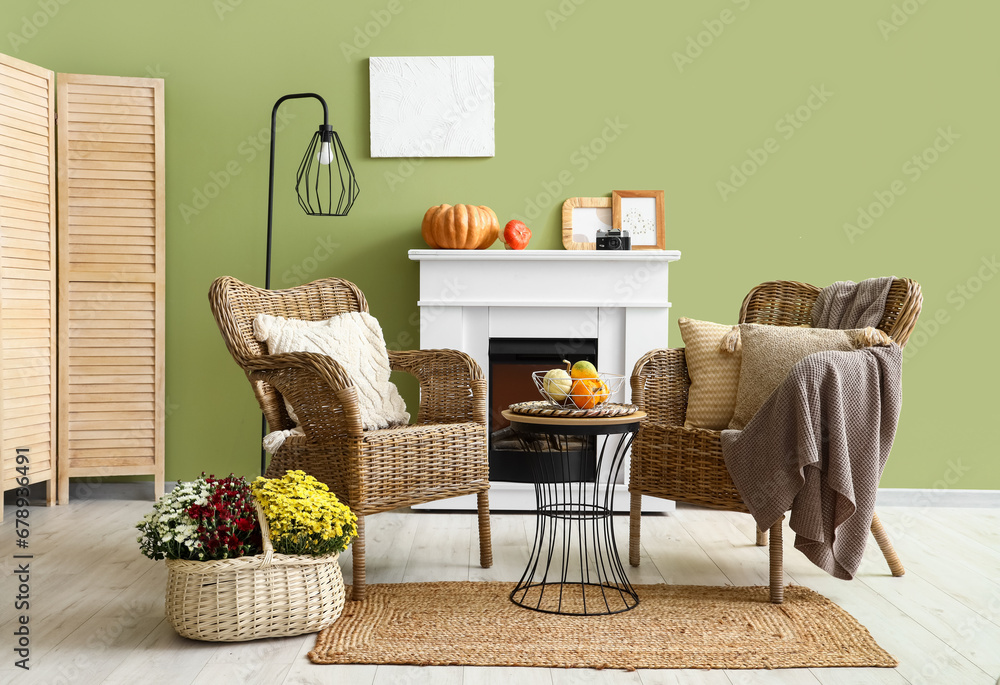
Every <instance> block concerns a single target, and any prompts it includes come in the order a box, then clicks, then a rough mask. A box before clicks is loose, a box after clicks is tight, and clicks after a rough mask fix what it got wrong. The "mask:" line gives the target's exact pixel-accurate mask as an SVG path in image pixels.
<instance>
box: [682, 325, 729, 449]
mask: <svg viewBox="0 0 1000 685" xmlns="http://www.w3.org/2000/svg"><path fill="white" fill-rule="evenodd" d="M677 325H678V326H679V327H680V329H681V338H683V339H684V348H685V349H684V358H685V360H686V361H687V368H688V376H689V377H690V378H691V387H690V389H689V390H688V404H687V415H686V416H685V417H684V427H685V428H708V429H711V430H722V429H724V428H726V427H727V426H729V422H730V420H731V419H732V418H733V409H734V408H735V407H736V390H737V388H738V387H739V381H740V353H739V352H736V353H732V352H725V351H723V350H722V348H721V345H722V340H723V338H725V337H726V335H727V334H728V333H729V332H730V331H731V330H732V328H733V327H732V326H726V325H724V324H721V323H711V322H709V321H697V320H695V319H684V318H682V319H678V320H677Z"/></svg>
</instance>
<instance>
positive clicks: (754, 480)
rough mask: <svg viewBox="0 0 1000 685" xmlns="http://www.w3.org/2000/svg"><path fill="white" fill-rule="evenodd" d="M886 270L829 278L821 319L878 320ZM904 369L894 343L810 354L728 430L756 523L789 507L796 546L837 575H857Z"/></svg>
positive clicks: (728, 451) (725, 448)
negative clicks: (848, 279) (849, 279)
mask: <svg viewBox="0 0 1000 685" xmlns="http://www.w3.org/2000/svg"><path fill="white" fill-rule="evenodd" d="M881 280H883V279H877V280H876V279H873V280H872V281H864V282H862V283H861V284H857V285H856V284H854V283H835V284H834V285H832V286H830V287H829V288H827V289H826V290H831V293H830V294H829V295H828V296H826V297H824V296H823V294H821V300H818V301H817V305H816V308H819V309H820V310H821V311H819V313H818V315H817V312H816V309H815V308H814V312H813V314H814V316H813V320H814V322H815V321H818V322H822V323H828V324H829V323H831V322H834V325H835V326H836V327H841V326H843V327H847V328H854V327H864V326H874V325H876V324H877V323H878V321H879V320H880V319H881V318H882V314H883V307H884V302H885V299H884V298H885V295H884V294H883V295H881V303H880V304H879V305H878V306H873V305H872V302H871V301H870V300H871V299H877V298H878V297H879V293H880V292H881V293H887V292H888V287H887V286H886V285H885V284H883V283H878V281H881ZM889 285H891V280H889ZM845 290H850V291H852V295H851V296H849V297H845V296H843V293H844V291H845ZM824 292H825V291H824ZM866 300H868V301H867V302H866ZM831 311H832V315H831ZM854 316H856V317H858V318H857V319H853V320H851V317H854ZM831 327H833V326H831ZM901 370H902V355H901V353H900V349H899V346H898V345H896V344H892V345H890V346H887V347H871V348H865V349H859V350H854V351H852V352H819V353H816V354H812V355H809V356H808V357H806V358H805V359H803V360H802V361H800V362H798V363H797V364H796V365H795V366H794V367H792V370H791V371H790V372H789V374H788V377H787V378H785V380H784V381H783V382H782V383H781V385H779V386H778V388H777V389H776V390H775V391H774V393H773V394H772V395H771V396H770V397H769V398H768V399H767V401H766V402H765V403H764V404H763V406H761V408H760V410H759V411H758V412H757V414H755V415H754V417H753V418H752V419H751V420H750V422H749V423H748V424H747V425H746V427H745V428H744V429H743V430H742V431H735V430H727V431H723V432H722V452H723V456H724V457H725V460H726V467H727V468H728V469H729V473H730V475H731V476H732V478H733V482H734V483H735V484H736V487H737V489H738V490H739V492H740V495H741V496H742V498H743V501H744V502H745V503H746V505H747V508H748V509H749V510H750V513H751V514H752V515H753V517H754V519H755V520H756V521H757V525H758V526H759V527H760V528H761V529H762V530H767V529H768V528H769V527H770V526H771V525H772V524H773V523H775V522H776V521H778V520H779V519H780V518H781V516H782V515H783V514H784V513H785V512H786V511H788V510H789V509H791V517H790V521H789V525H790V527H791V529H792V530H793V531H795V533H796V537H795V547H796V548H797V549H799V550H800V551H801V552H802V553H803V554H805V555H806V557H808V558H809V560H810V561H812V562H813V563H815V564H816V565H817V566H819V567H820V568H822V569H823V570H825V571H826V572H828V573H830V574H831V575H833V576H835V577H837V578H843V579H851V578H853V577H854V574H855V572H856V571H857V568H858V565H859V564H860V563H861V557H862V555H863V553H864V549H865V544H866V542H867V540H868V531H869V528H870V526H871V520H872V513H873V512H874V509H875V498H876V494H877V492H878V483H879V479H880V478H881V476H882V469H883V467H884V466H885V462H886V459H887V458H888V456H889V451H890V450H891V448H892V441H893V438H894V437H895V433H896V423H897V420H898V418H899V409H900V402H901V398H902V393H901V381H900V379H901Z"/></svg>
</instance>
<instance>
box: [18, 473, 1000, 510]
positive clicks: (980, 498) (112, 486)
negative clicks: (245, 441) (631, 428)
mask: <svg viewBox="0 0 1000 685" xmlns="http://www.w3.org/2000/svg"><path fill="white" fill-rule="evenodd" d="M175 485H177V481H167V482H166V490H167V492H169V491H170V490H172V489H173V488H174V486H175ZM44 487H45V486H44V485H39V484H36V485H33V486H32V487H31V490H32V492H31V499H32V500H41V502H43V503H44V500H45V490H44ZM69 489H70V501H73V500H80V499H136V500H141V499H148V500H149V501H150V502H152V501H153V481H151V480H150V481H136V482H116V483H98V482H93V483H91V482H87V481H86V480H81V481H70V486H69ZM14 494H15V493H14V491H13V490H11V491H10V492H7V493H5V495H6V497H4V500H5V503H7V504H13V498H14ZM623 499H626V501H627V498H623ZM6 500H9V501H6ZM491 504H492V503H491ZM876 505H877V506H879V507H977V508H983V507H997V508H1000V490H940V489H921V488H879V491H878V500H877V502H876Z"/></svg>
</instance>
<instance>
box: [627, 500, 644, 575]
mask: <svg viewBox="0 0 1000 685" xmlns="http://www.w3.org/2000/svg"><path fill="white" fill-rule="evenodd" d="M641 525H642V495H641V494H640V493H638V492H633V493H632V497H631V499H630V501H629V509H628V563H629V564H631V565H632V566H638V565H639V528H640V527H641Z"/></svg>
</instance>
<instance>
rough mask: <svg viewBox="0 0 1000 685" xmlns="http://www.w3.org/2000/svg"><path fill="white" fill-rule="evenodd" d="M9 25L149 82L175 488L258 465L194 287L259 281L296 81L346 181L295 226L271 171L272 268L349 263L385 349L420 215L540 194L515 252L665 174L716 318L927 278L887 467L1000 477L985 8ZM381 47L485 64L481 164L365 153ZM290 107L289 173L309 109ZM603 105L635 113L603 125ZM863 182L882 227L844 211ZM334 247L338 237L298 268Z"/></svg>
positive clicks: (386, 2)
mask: <svg viewBox="0 0 1000 685" xmlns="http://www.w3.org/2000/svg"><path fill="white" fill-rule="evenodd" d="M394 12H395V13H394ZM0 17H2V21H0V26H2V27H3V33H4V34H5V35H4V38H3V40H2V42H0V45H2V47H0V51H2V52H6V53H8V54H11V55H14V56H16V57H19V58H21V59H25V60H28V61H31V62H35V63H37V64H39V65H42V66H45V67H47V68H50V69H53V70H56V71H64V72H78V73H93V74H118V75H124V76H147V75H154V76H162V77H164V78H165V79H166V102H167V105H166V116H167V199H168V210H167V236H168V238H167V267H168V271H167V388H166V394H167V400H168V403H169V406H168V418H167V478H168V479H187V478H191V477H193V476H195V475H196V474H197V473H198V472H200V471H201V470H202V469H206V470H209V471H214V472H216V473H227V472H229V471H235V472H237V473H241V474H247V475H250V474H252V473H253V472H254V471H255V469H256V464H257V458H258V457H257V454H258V447H257V445H258V430H259V414H258V412H257V409H256V404H255V402H254V400H253V398H252V395H251V392H250V390H249V387H248V385H247V383H246V380H245V379H244V377H243V375H242V374H241V373H240V371H239V370H238V368H237V367H236V365H235V364H234V363H233V362H232V360H231V358H230V357H229V356H228V353H227V352H226V350H225V348H224V346H223V343H222V340H221V338H220V336H219V334H218V331H217V330H216V327H215V324H214V322H213V320H212V317H211V314H210V311H209V307H208V301H207V299H206V293H207V291H208V287H209V284H210V283H211V281H212V280H213V279H214V278H215V277H217V276H220V275H223V274H230V275H233V276H235V277H237V278H240V279H243V280H246V281H249V282H251V283H255V284H259V285H263V271H264V239H265V220H266V208H267V198H266V190H267V151H266V147H264V146H265V145H266V142H267V134H266V127H267V125H268V120H269V116H270V110H271V107H272V105H273V103H274V101H275V100H276V99H277V98H278V97H279V96H281V95H284V94H286V93H294V92H301V91H314V92H317V93H319V94H321V95H323V96H324V97H326V99H327V100H328V102H329V103H330V106H331V118H332V121H333V123H334V127H335V129H336V130H337V131H338V132H339V133H340V135H341V137H342V139H343V140H344V144H345V146H346V148H347V150H348V153H349V155H350V156H351V159H352V161H353V162H354V165H355V169H356V171H357V173H358V176H359V181H360V184H361V189H362V190H361V196H360V198H359V200H358V203H357V205H356V206H355V208H354V209H353V210H352V211H351V214H350V216H349V217H346V218H315V217H306V216H304V215H303V214H302V213H301V212H300V210H299V209H298V207H297V205H296V203H295V199H294V193H293V191H292V187H291V184H289V183H288V182H287V181H285V182H284V183H279V184H278V188H277V200H276V210H275V230H276V243H275V254H274V258H275V265H274V271H273V273H274V284H275V286H276V287H281V286H285V285H293V284H296V283H299V282H303V281H307V280H312V279H313V278H318V277H323V276H329V275H336V276H342V277H345V278H348V279H350V280H352V281H354V282H356V283H357V284H358V285H359V286H360V287H361V288H362V289H363V290H364V291H365V293H366V294H367V296H368V298H369V301H370V303H371V309H372V312H373V313H374V314H375V316H377V317H378V318H379V320H380V321H381V323H382V326H383V328H384V330H385V334H386V338H387V340H388V342H389V344H390V345H393V344H397V345H402V346H404V347H409V346H411V345H412V344H413V342H414V341H416V339H417V333H418V331H417V328H416V326H415V325H414V323H413V322H414V321H415V319H414V318H413V317H414V314H415V312H416V304H415V301H416V287H417V266H416V264H415V263H413V262H410V261H409V260H408V259H407V250H409V249H411V248H418V247H422V246H423V243H422V240H421V238H420V231H419V226H420V219H421V217H422V215H423V213H424V211H425V210H426V209H427V207H429V206H431V205H435V204H440V203H442V202H448V203H452V204H455V203H473V204H486V205H489V206H491V207H493V208H494V209H495V210H496V212H497V214H498V215H499V216H500V218H501V221H502V222H503V221H506V220H507V219H509V218H511V217H512V216H513V215H525V214H527V213H529V211H530V208H531V207H530V206H531V203H533V202H536V203H537V202H539V201H540V203H541V211H540V213H539V215H538V217H537V218H535V219H533V220H532V221H531V222H530V226H531V228H532V229H533V232H534V238H533V240H532V242H531V245H530V248H533V249H558V248H560V247H561V239H560V209H561V204H562V201H563V200H564V199H565V198H567V197H574V196H592V195H609V194H610V192H611V190H613V189H647V188H662V189H664V190H665V191H666V214H667V243H668V247H669V248H670V249H678V250H681V251H682V252H683V258H682V259H681V261H680V262H678V263H676V264H675V265H674V266H673V267H672V269H671V300H672V301H673V306H674V309H673V315H674V317H676V316H681V315H683V316H691V317H695V318H701V319H709V320H716V321H726V322H728V321H734V320H735V318H736V315H737V313H738V309H739V305H740V302H741V300H742V297H743V295H744V294H745V293H746V292H747V290H749V289H750V288H751V287H752V286H753V285H755V284H757V283H759V282H761V281H765V280H771V279H776V278H781V279H794V280H802V281H807V282H811V283H815V284H817V285H825V284H828V283H830V282H832V281H834V280H839V279H851V280H860V279H863V278H867V277H870V276H879V275H886V274H895V275H901V276H908V277H911V278H914V279H916V280H918V281H919V282H920V283H921V284H922V285H923V289H924V296H925V300H924V314H923V316H922V320H921V324H920V328H918V332H917V333H916V334H915V335H914V337H913V338H911V344H910V346H909V348H908V349H907V361H906V363H905V367H904V368H905V373H904V377H905V383H904V385H905V403H904V408H903V415H902V419H901V423H900V425H899V431H898V435H897V440H896V448H895V450H894V454H893V458H892V459H891V460H890V462H889V465H888V467H887V470H886V474H885V477H884V478H883V481H882V484H883V485H884V486H888V487H913V488H935V487H956V488H992V489H997V488H1000V466H998V462H997V460H996V458H995V457H996V454H995V452H996V450H995V447H994V443H993V441H992V440H991V439H990V438H988V435H989V432H988V430H985V429H988V428H989V427H991V426H992V425H993V423H992V422H993V420H994V419H993V411H994V410H995V408H996V401H995V400H994V396H995V395H994V393H995V387H996V383H997V380H998V373H997V369H998V366H997V361H996V358H997V357H996V355H995V354H992V353H991V352H990V349H991V348H992V346H993V345H994V344H995V341H996V340H997V333H998V328H997V324H996V323H995V322H994V320H993V315H994V314H995V313H996V312H997V311H998V308H997V304H998V298H1000V295H998V293H1000V279H994V276H995V275H996V269H997V265H996V262H995V261H994V260H995V258H996V256H997V241H996V238H995V236H996V229H997V213H998V212H997V209H996V201H995V199H994V198H995V196H996V186H997V181H998V180H1000V179H998V173H997V157H996V156H997V153H998V151H1000V134H998V127H997V123H996V122H997V121H1000V112H998V96H997V81H996V73H997V65H998V57H1000V54H998V53H1000V49H998V47H997V45H998V44H997V41H996V35H995V27H996V26H997V24H998V22H1000V5H998V4H997V3H995V2H988V1H986V0H979V1H973V0H952V1H951V2H926V0H903V1H899V0H896V1H890V0H874V1H872V0H866V1H861V0H850V1H849V2H843V3H804V2H798V1H795V0H782V1H779V2H762V1H760V0H733V1H730V0H715V1H714V2H698V3H695V2H687V3H679V2H671V3H666V2H652V1H647V2H634V3H625V2H607V1H603V2H602V1H600V0H562V1H561V2H559V1H558V0H549V1H547V2H545V1H543V2H538V1H536V0H510V1H508V2H490V3H486V2H468V1H466V2H460V1H459V0H423V1H418V0H361V1H358V2H351V3H348V2H333V1H331V0H286V1H285V2H281V3H278V2H264V1H263V0H215V2H210V1H209V0H199V1H197V2H196V1H194V0H169V1H159V2H153V1H148V0H147V1H137V0H4V2H3V4H2V6H0ZM379 21H381V23H379ZM366 30H367V32H368V33H369V34H370V35H365V31H366ZM345 53H347V54H346V55H345ZM369 55H494V56H495V60H496V150H497V154H496V157H494V158H489V159H440V158H439V159H423V160H413V164H412V166H411V165H410V163H409V162H408V161H407V160H401V159H372V158H370V157H369V156H368V153H369V146H368V75H367V72H368V60H367V57H368V56H369ZM282 112H283V113H285V114H286V115H288V116H289V118H290V121H289V123H288V124H287V126H286V127H284V128H283V129H282V130H281V132H280V133H279V135H278V161H277V164H278V174H279V176H278V178H279V179H282V178H284V179H287V178H289V177H291V176H292V173H293V169H294V166H295V164H296V163H297V161H298V156H299V155H300V154H301V152H300V150H301V148H302V146H303V145H304V142H305V139H306V137H307V136H308V135H310V134H311V131H312V130H313V129H314V127H315V126H316V124H317V123H318V121H319V108H318V106H317V105H316V103H315V102H311V101H305V100H303V101H297V102H292V103H288V104H286V105H284V106H283V109H282ZM609 119H610V120H611V121H617V122H620V124H621V125H622V126H624V128H623V129H622V130H620V132H618V133H617V134H616V135H615V137H614V140H613V141H611V142H610V143H608V144H607V145H606V146H605V145H601V144H596V143H594V141H595V139H597V138H599V137H600V136H601V135H602V132H603V131H604V129H605V127H606V125H607V124H606V123H605V122H606V120H609ZM941 132H944V134H945V135H942V133H941ZM609 137H610V136H609ZM254 145H257V146H258V147H261V148H262V151H260V152H259V151H257V150H255V149H254ZM935 145H937V148H938V149H937V150H935V149H934V147H935ZM581 148H584V149H588V148H589V149H590V150H591V151H592V152H597V151H600V154H594V155H593V156H594V157H595V159H594V160H593V161H590V160H587V159H586V158H585V157H584V156H582V155H581V154H580V152H581ZM765 152H766V153H767V156H766V160H764V153H765ZM915 157H916V158H917V159H916V160H915V159H914V158H915ZM755 158H756V161H755ZM584 160H586V164H584ZM733 166H735V167H737V168H738V167H740V166H745V167H746V170H747V172H749V173H748V176H747V177H746V178H744V179H742V180H741V179H740V178H739V177H738V176H737V177H734V178H731V177H732V176H733V170H732V169H731V167H733ZM227 170H228V171H227ZM564 172H569V175H570V176H571V177H572V182H570V183H568V184H567V185H564V186H563V184H562V183H561V182H560V181H559V178H560V174H561V173H562V178H563V180H566V178H567V177H566V174H565V173H564ZM227 174H228V176H229V177H228V179H227V178H224V176H225V175H227ZM393 175H397V176H399V177H405V180H404V181H403V182H402V183H395V182H391V180H392V179H393ZM220 179H221V183H220V186H224V187H221V188H220V189H219V191H218V193H217V194H216V193H215V192H214V190H215V188H214V187H213V186H212V185H211V184H213V183H217V182H220ZM720 182H721V183H726V184H730V185H731V186H732V187H730V188H726V187H723V186H720V185H719V184H720ZM737 185H738V186H739V187H737ZM547 186H548V187H549V188H550V189H551V190H552V191H553V194H554V199H551V200H546V196H545V195H544V193H546V187H547ZM554 186H563V187H554ZM894 191H895V192H894ZM202 192H203V193H206V194H209V195H215V197H213V198H212V199H206V200H205V201H204V202H201V201H197V202H196V196H197V195H198V194H199V193H202ZM540 194H541V195H542V197H541V198H540V200H539V198H538V196H539V195H540ZM890 199H891V204H890ZM873 203H876V205H877V204H878V203H881V204H883V205H886V207H879V206H875V207H874V209H873V212H872V213H874V214H878V215H879V216H878V218H876V219H874V220H873V221H872V222H871V223H870V224H869V223H868V222H867V221H862V223H863V224H865V226H866V227H863V228H860V229H859V230H846V229H845V223H850V224H854V225H856V224H857V223H858V211H859V210H858V208H859V206H860V207H868V206H869V205H872V204H873ZM182 205H189V206H190V208H191V209H192V210H194V212H195V213H192V212H191V211H187V210H186V209H184V208H183V207H182ZM531 214H532V215H533V214H534V212H533V211H532V212H531ZM323 245H333V246H335V247H334V249H332V250H329V251H328V250H325V249H319V250H318V252H316V254H317V255H318V256H319V257H321V258H320V259H314V258H313V254H314V251H315V250H317V248H319V247H320V246H323ZM296 269H298V273H299V274H301V276H296V275H295V270H296ZM579 287H586V284H585V283H581V284H579ZM679 341H680V337H679V335H676V329H674V334H673V338H672V342H673V343H679ZM403 389H404V394H405V396H406V398H407V400H408V402H411V403H412V402H413V400H414V399H415V390H414V386H413V384H412V383H404V384H403Z"/></svg>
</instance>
